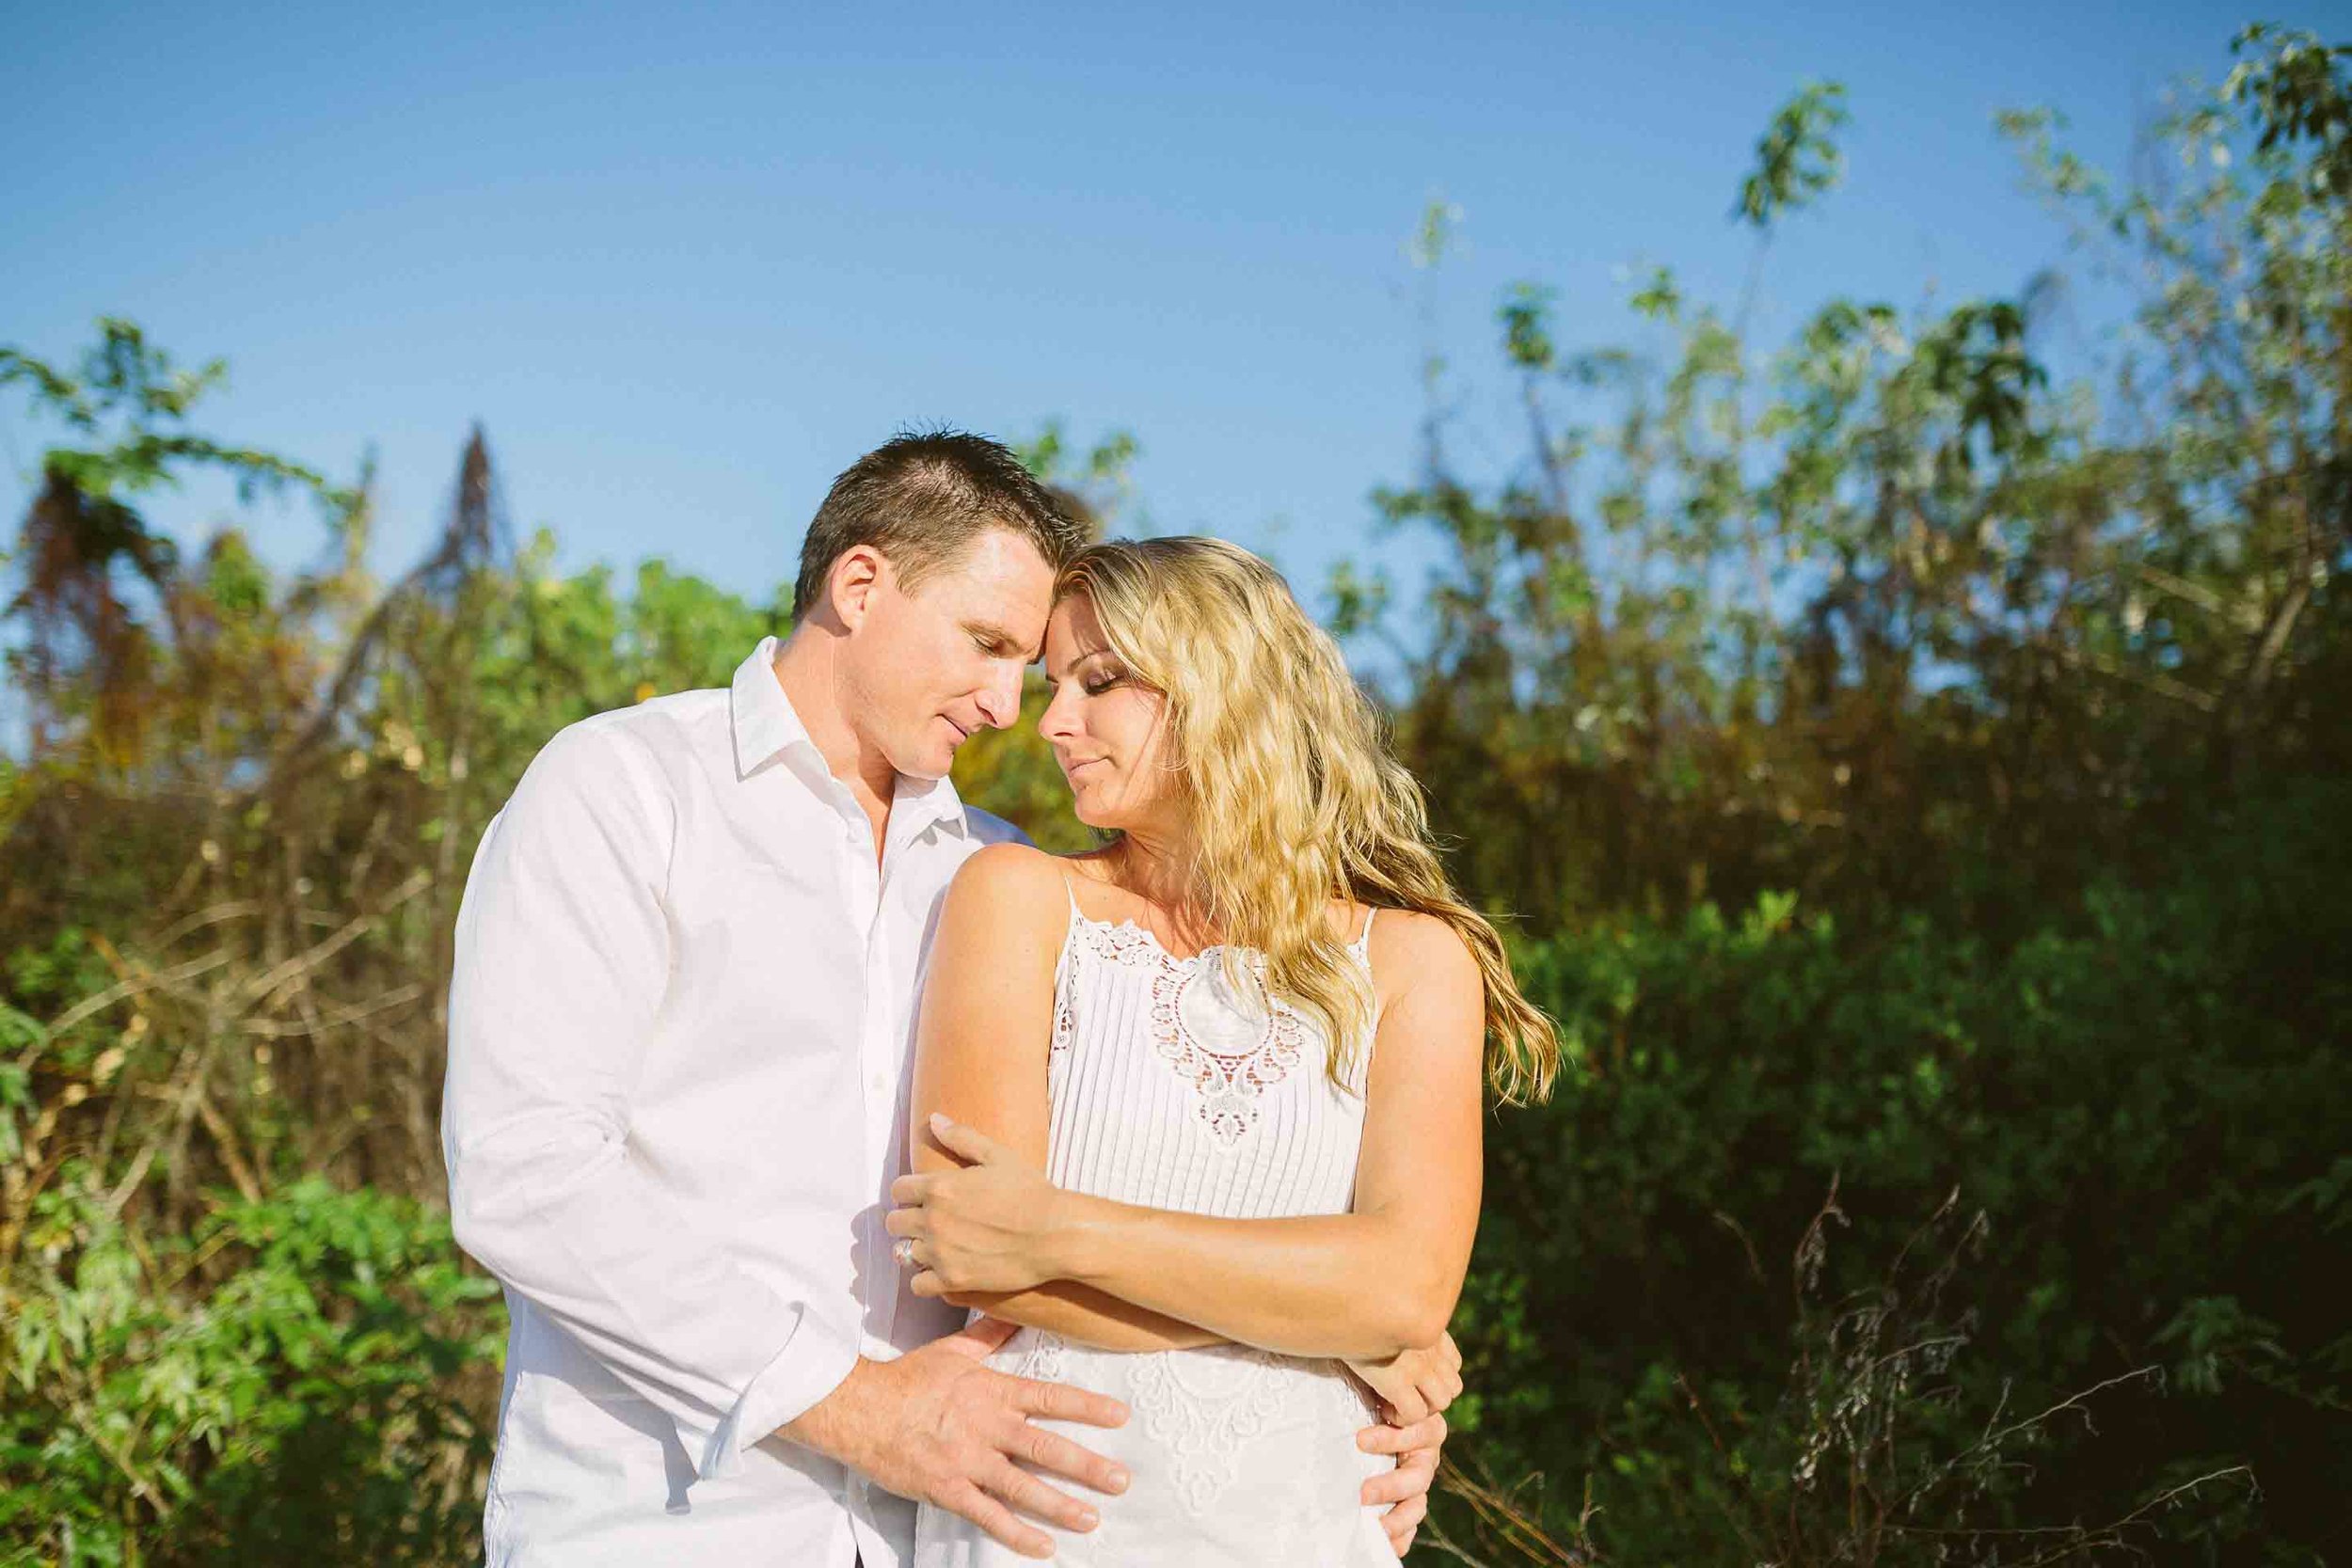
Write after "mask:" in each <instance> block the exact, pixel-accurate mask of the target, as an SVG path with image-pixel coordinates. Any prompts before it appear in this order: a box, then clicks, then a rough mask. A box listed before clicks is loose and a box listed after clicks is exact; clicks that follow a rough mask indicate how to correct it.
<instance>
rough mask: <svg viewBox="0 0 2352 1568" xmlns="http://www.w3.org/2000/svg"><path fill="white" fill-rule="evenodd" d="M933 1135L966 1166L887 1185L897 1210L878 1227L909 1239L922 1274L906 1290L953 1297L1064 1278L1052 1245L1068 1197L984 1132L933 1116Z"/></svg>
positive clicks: (1024, 1287)
mask: <svg viewBox="0 0 2352 1568" xmlns="http://www.w3.org/2000/svg"><path fill="white" fill-rule="evenodd" d="M930 1132H931V1137H932V1139H933V1140H934V1141H936V1142H937V1143H938V1144H939V1146H940V1147H941V1148H945V1149H946V1151H947V1152H948V1153H950V1154H952V1155H954V1156H955V1157H956V1158H957V1159H958V1160H961V1161H962V1162H963V1164H962V1167H961V1169H958V1170H945V1171H934V1172H932V1173H931V1174H930V1175H929V1176H902V1177H900V1178H898V1180H896V1181H894V1182H892V1183H891V1186H890V1198H891V1201H892V1202H894V1203H896V1204H898V1205H899V1206H900V1207H898V1208H896V1209H893V1210H892V1211H891V1212H889V1213H888V1214H887V1215H886V1216H884V1218H883V1221H882V1224H883V1226H884V1227H886V1228H887V1229H888V1230H889V1232H890V1233H891V1234H892V1235H893V1236H903V1237H906V1238H908V1239H909V1240H910V1241H912V1242H913V1243H914V1261H915V1263H916V1264H917V1265H918V1266H919V1268H920V1271H921V1272H919V1273H918V1274H916V1275H915V1276H914V1280H913V1281H912V1282H911V1284H910V1286H909V1288H910V1289H911V1290H913V1291H914V1293H915V1294H916V1295H918V1296H955V1295H967V1294H972V1293H975V1292H987V1293H998V1292H1003V1291H1026V1290H1030V1289H1032V1288H1033V1287H1036V1286H1039V1285H1042V1284H1044V1283H1045V1282H1046V1281H1047V1280H1049V1279H1059V1278H1062V1277H1063V1276H1064V1275H1063V1270H1062V1269H1061V1267H1060V1266H1059V1264H1058V1262H1057V1259H1055V1257H1054V1256H1053V1245H1052V1243H1054V1241H1055V1239H1056V1236H1057V1230H1058V1227H1057V1223H1056V1221H1057V1216H1058V1215H1059V1214H1060V1213H1061V1212H1062V1209H1063V1207H1064V1205H1065V1204H1066V1203H1067V1201H1068V1198H1069V1195H1068V1194H1066V1193H1064V1192H1063V1191H1062V1190H1061V1189H1060V1188H1058V1187H1057V1186H1055V1185H1054V1184H1053V1183H1052V1182H1050V1181H1048V1180H1045V1176H1044V1173H1043V1172H1041V1171H1040V1170H1038V1169H1037V1168H1036V1167H1035V1166H1032V1165H1030V1164H1027V1163H1026V1162H1025V1161H1024V1160H1022V1159H1021V1157H1020V1156H1019V1155H1017V1154H1015V1153H1013V1152H1012V1151H1011V1150H1010V1149H1009V1148H1005V1147H1004V1146H1003V1145H1001V1144H999V1143H997V1142H996V1141H995V1140H994V1139H993V1138H990V1137H988V1136H987V1135H985V1134H984V1133H980V1132H975V1131H973V1130H972V1129H971V1128H969V1127H964V1126H962V1125H961V1124H959V1123H957V1122H953V1121H950V1120H948V1119H947V1118H946V1117H944V1116H937V1115H934V1116H933V1117H931V1120H930Z"/></svg>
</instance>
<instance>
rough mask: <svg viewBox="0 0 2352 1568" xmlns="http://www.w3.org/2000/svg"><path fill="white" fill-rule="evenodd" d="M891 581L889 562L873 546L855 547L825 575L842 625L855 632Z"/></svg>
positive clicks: (836, 558)
mask: <svg viewBox="0 0 2352 1568" xmlns="http://www.w3.org/2000/svg"><path fill="white" fill-rule="evenodd" d="M889 579H890V562H889V560H888V559H887V558H886V557H884V556H883V554H882V551H880V550H878V549H876V548H875V547H874V546H871V545H853V546H850V548H848V549H846V550H843V551H842V552H841V553H840V555H839V556H837V557H835V558H834V563H833V570H832V571H831V572H829V573H827V574H826V576H825V592H826V594H827V596H828V597H830V598H831V599H832V600H833V610H834V614H835V615H837V616H839V617H840V618H841V624H842V625H843V626H847V627H848V628H850V630H851V631H855V630H856V629H857V628H858V627H859V626H863V625H864V624H865V622H866V611H867V610H870V609H872V608H873V602H874V595H875V594H876V593H878V592H880V591H881V589H882V586H883V584H885V583H886V582H888V581H889Z"/></svg>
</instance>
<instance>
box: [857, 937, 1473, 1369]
mask: <svg viewBox="0 0 2352 1568" xmlns="http://www.w3.org/2000/svg"><path fill="white" fill-rule="evenodd" d="M1374 948H1375V955H1374V957H1375V969H1376V970H1377V972H1379V973H1381V974H1391V975H1396V976H1398V977H1399V978H1398V980H1397V982H1396V985H1395V988H1394V990H1393V991H1392V993H1391V996H1390V998H1389V1000H1388V1004H1387V1006H1386V1007H1385V1008H1384V1009H1383V1011H1382V1014H1381V1019H1380V1025H1379V1030H1378V1034H1377V1037H1376V1040H1375V1049H1374V1052H1373V1056H1372V1062H1371V1067H1370V1073H1369V1078H1368V1082H1367V1085H1366V1099H1367V1104H1366V1107H1365V1117H1364V1133H1363V1146H1362V1152H1361V1154H1360V1156H1359V1161H1358V1166H1357V1171H1358V1174H1357V1190H1356V1209H1355V1212H1352V1213H1347V1214H1333V1215H1319V1216H1311V1217H1300V1218H1294V1219H1263V1220H1228V1219H1216V1218H1210V1217H1207V1216H1203V1215H1198V1214H1184V1213H1176V1212H1168V1211H1164V1210H1156V1209H1141V1208H1136V1207H1135V1206H1133V1205H1129V1204H1121V1203H1114V1202H1111V1201H1109V1200H1107V1199H1103V1198H1096V1197H1089V1196H1085V1195H1083V1194H1077V1193H1065V1192H1062V1191H1060V1190H1058V1189H1056V1188H1054V1187H1051V1186H1050V1185H1048V1184H1046V1183H1045V1182H1044V1180H1043V1179H1042V1178H1041V1176H1039V1175H1038V1174H1037V1168H1036V1167H1037V1164H1038V1162H1037V1161H1036V1160H1035V1159H1034V1158H1033V1157H1032V1156H1031V1154H1030V1148H1032V1147H1033V1148H1036V1149H1039V1150H1041V1149H1042V1147H1043V1139H1044V1133H1043V1129H1042V1123H1041V1122H1040V1123H1039V1125H1038V1127H1037V1128H1036V1130H1035V1131H1034V1132H1032V1131H1030V1130H1029V1129H1027V1128H1022V1129H1019V1130H1017V1131H1016V1134H1015V1135H1016V1136H1021V1137H1026V1138H1028V1139H1030V1140H1031V1141H1030V1144H1029V1145H1028V1146H1025V1145H1024V1144H1021V1143H1015V1142H1012V1141H1010V1140H1009V1139H1003V1138H1002V1137H1001V1135H999V1137H998V1138H997V1139H991V1138H989V1137H985V1136H980V1137H975V1136H974V1135H973V1134H972V1133H971V1132H969V1131H968V1130H967V1129H964V1128H953V1129H948V1130H946V1132H945V1133H944V1134H943V1133H942V1132H940V1131H938V1130H933V1132H932V1137H933V1138H938V1137H941V1136H943V1135H944V1136H945V1137H946V1139H947V1140H949V1147H950V1148H952V1149H953V1150H954V1151H955V1152H956V1153H957V1154H959V1155H960V1156H961V1158H962V1159H963V1160H964V1161H965V1162H966V1163H965V1164H963V1166H962V1168H961V1169H954V1168H948V1166H949V1163H948V1162H947V1161H946V1159H945V1158H944V1157H943V1156H939V1155H932V1156H930V1158H929V1159H927V1160H924V1161H923V1162H922V1163H921V1164H920V1165H919V1166H918V1174H917V1175H915V1176H912V1177H905V1178H901V1179H900V1182H899V1185H898V1188H897V1189H896V1190H895V1191H894V1195H893V1196H894V1197H896V1199H897V1200H898V1202H899V1203H901V1204H907V1205H911V1206H912V1207H909V1208H906V1209H901V1210H900V1211H898V1212H897V1213H894V1214H893V1215H892V1216H891V1227H892V1228H893V1229H894V1230H895V1231H898V1233H900V1234H910V1235H915V1236H918V1237H919V1238H920V1239H921V1243H920V1244H921V1245H922V1247H923V1252H922V1254H921V1256H922V1257H923V1258H924V1259H925V1261H926V1262H927V1263H928V1264H929V1267H928V1268H927V1269H926V1271H925V1273H924V1274H922V1275H917V1276H916V1278H915V1280H914V1290H915V1291H916V1292H917V1293H918V1294H925V1295H943V1294H945V1295H948V1296H949V1297H950V1298H951V1299H977V1298H975V1297H973V1296H972V1294H971V1293H972V1292H974V1291H1005V1292H1015V1291H1018V1292H1023V1293H1026V1291H1028V1290H1029V1289H1030V1288H1031V1287H1033V1286H1036V1285H1037V1284H1039V1282H1041V1281H1044V1280H1056V1281H1062V1282H1067V1283H1068V1284H1071V1285H1074V1286H1090V1287H1092V1288H1093V1289H1094V1290H1095V1291H1099V1292H1101V1294H1102V1295H1103V1296H1106V1297H1110V1298H1115V1299H1116V1300H1117V1301H1119V1302H1122V1303H1127V1304H1132V1305H1133V1306H1134V1307H1139V1308H1143V1309H1145V1310H1147V1311H1148V1312H1151V1313H1154V1314H1159V1315H1161V1317H1162V1319H1163V1320H1165V1319H1174V1320H1176V1321H1178V1322H1181V1323H1193V1324H1198V1325H1199V1326H1200V1328H1203V1329H1206V1330H1210V1331H1212V1332H1213V1333H1215V1334H1216V1335H1217V1336H1219V1337H1222V1338H1230V1339H1234V1340H1238V1341H1241V1342H1243V1343H1246V1344H1251V1345H1257V1346H1260V1347H1263V1348H1264V1349H1267V1350H1272V1351H1276V1352H1279V1353H1281V1354H1293V1355H1337V1356H1344V1357H1348V1358H1350V1359H1353V1360H1362V1361H1375V1360H1380V1359H1383V1358H1386V1357H1389V1356H1391V1355H1395V1354H1398V1353H1400V1352H1404V1351H1408V1350H1413V1349H1416V1348H1419V1347H1424V1346H1430V1345H1432V1344H1434V1343H1435V1342H1436V1341H1437V1340H1438V1338H1439V1336H1440V1335H1441V1334H1442V1332H1443V1331H1444V1328H1445V1324H1446V1320H1447V1319H1448V1318H1449V1317H1450V1316H1451V1315H1452V1313H1453V1310H1454V1300H1455V1298H1456V1296H1457V1295H1458V1294H1459V1293H1460V1291H1461V1286H1462V1277H1463V1275H1464V1274H1465V1273H1466V1272H1467V1270H1468V1268H1469V1264H1470V1242H1471V1239H1472V1236H1473V1234H1474V1232H1475V1230H1476V1227H1477V1221H1478V1201H1479V1182H1480V1151H1479V1138H1480V1106H1481V1099H1480V1085H1479V1073H1480V1066H1481V1062H1480V1058H1481V1053H1482V1048H1483V1045H1484V1037H1485V1008H1484V996H1483V992H1482V983H1481V980H1480V977H1479V974H1478V969H1477V966H1476V964H1475V963H1474V962H1473V961H1472V959H1471V958H1470V952H1469V950H1468V949H1467V948H1466V947H1464V946H1463V944H1462V942H1461V939H1460V938H1459V937H1457V936H1456V935H1455V934H1454V930H1453V928H1452V927H1449V926H1447V925H1445V924H1444V923H1443V922H1442V921H1439V920H1437V919H1434V918H1432V917H1427V916H1420V915H1410V914H1401V913H1392V914H1389V915H1387V916H1384V917H1383V918H1382V919H1381V920H1380V922H1379V923H1378V924H1377V925H1376V926H1375V930H1374ZM1037 961H1039V962H1041V964H1042V965H1043V966H1044V968H1045V969H1046V970H1047V971H1048V973H1047V974H1046V977H1045V979H1044V981H1043V983H1042V986H1041V994H1042V995H1043V996H1044V997H1046V998H1047V1000H1045V1001H1042V1002H1040V1003H1038V1004H1037V1007H1038V1009H1039V1010H1038V1011H1037V1013H1036V1015H1035V1020H1034V1022H1033V1023H1025V1024H1024V1025H1023V1027H1024V1028H1025V1029H1028V1028H1034V1030H1035V1032H1036V1036H1037V1037H1038V1038H1039V1039H1040V1041H1041V1042H1042V1041H1043V1040H1044V1038H1045V1035H1046V1031H1047V1030H1048V1029H1049V1028H1050V1019H1049V1018H1048V1016H1047V1015H1048V1013H1049V1012H1050V1009H1051V1002H1050V995H1051V990H1052V983H1051V974H1050V968H1051V964H1052V961H1053V958H1052V953H1051V951H1048V952H1047V953H1046V954H1045V955H1044V956H1043V957H1042V958H1041V959H1039V960H1037ZM972 1023H973V1024H974V1025H976V1026H979V1027H988V1025H986V1024H985V1022H983V1021H982V1020H981V1019H979V1018H977V1017H976V1018H974V1019H973V1020H972ZM1044 1054H1045V1046H1044V1045H1043V1044H1042V1043H1041V1044H1040V1046H1039V1048H1038V1050H1037V1065H1036V1067H1035V1069H1034V1071H1035V1074H1036V1084H1037V1087H1036V1090H1035V1093H1034V1104H1035V1106H1036V1107H1037V1108H1038V1109H1036V1110H1034V1111H1033V1112H1032V1113H1031V1114H1032V1115H1035V1116H1040V1117H1041V1116H1042V1114H1043V1113H1042V1107H1043V1106H1044V1103H1045V1096H1044V1092H1043V1086H1042V1085H1043V1072H1044V1069H1043V1058H1044ZM916 1109H917V1115H918V1116H927V1115H928V1113H930V1111H932V1110H940V1111H946V1112H947V1114H948V1115H949V1116H950V1117H952V1118H953V1119H955V1120H957V1121H959V1122H961V1121H962V1120H963V1118H962V1117H955V1115H954V1113H953V1111H952V1110H951V1109H950V1108H949V1107H948V1106H947V1104H946V1102H945V1101H926V1100H925V1098H924V1096H923V1094H922V1089H921V1084H920V1081H919V1079H918V1085H917V1107H916ZM975 1119H979V1118H975ZM980 1124H981V1126H983V1127H990V1125H991V1124H990V1122H989V1121H988V1120H981V1122H980ZM916 1125H917V1126H918V1128H919V1127H921V1126H922V1123H921V1122H919V1121H918V1122H917V1124H916ZM1004 1125H1008V1126H1009V1125H1010V1124H1009V1123H1007V1124H1004ZM991 1131H992V1132H993V1127H992V1128H991ZM918 1135H919V1134H918ZM927 1141H928V1140H927ZM1012 1299H1017V1298H1012Z"/></svg>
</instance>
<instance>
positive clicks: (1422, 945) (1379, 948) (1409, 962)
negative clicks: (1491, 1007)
mask: <svg viewBox="0 0 2352 1568" xmlns="http://www.w3.org/2000/svg"><path fill="white" fill-rule="evenodd" d="M1371 934H1372V942H1371V953H1372V968H1373V973H1374V974H1391V975H1396V976H1401V977H1403V978H1404V979H1406V981H1409V982H1410V983H1412V984H1415V985H1425V984H1438V985H1462V984H1468V985H1471V986H1476V985H1478V984H1480V983H1481V982H1480V980H1479V975H1478V960H1477V959H1476V958H1474V957H1472V956H1471V953H1470V944H1469V943H1468V942H1464V941H1463V940H1462V933H1461V932H1459V931H1457V930H1455V929H1454V923H1453V922H1452V921H1449V920H1447V919H1445V918H1444V917H1442V916H1440V915H1434V914H1424V913H1422V911H1419V910H1394V909H1389V908H1386V907H1381V908H1377V909H1375V910H1374V911H1373V919H1372V933H1371Z"/></svg>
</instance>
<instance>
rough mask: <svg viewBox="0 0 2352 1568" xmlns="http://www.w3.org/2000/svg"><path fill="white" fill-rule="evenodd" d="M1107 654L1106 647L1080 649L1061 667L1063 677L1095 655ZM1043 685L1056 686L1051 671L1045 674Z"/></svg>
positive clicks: (1107, 649) (1108, 650)
mask: <svg viewBox="0 0 2352 1568" xmlns="http://www.w3.org/2000/svg"><path fill="white" fill-rule="evenodd" d="M1109 652H1110V649H1109V648H1108V647H1093V648H1082V649H1080V650H1079V651H1078V652H1077V653H1076V654H1075V655H1073V657H1072V658H1071V660H1070V662H1069V663H1067V664H1065V665H1063V666H1062V667H1061V670H1062V673H1063V674H1065V675H1066V674H1068V673H1070V672H1071V671H1073V670H1075V669H1076V668H1077V667H1078V666H1079V665H1081V664H1084V663H1085V662H1086V661H1087V660H1088V659H1089V658H1092V657H1094V656H1095V655H1097V654H1106V653H1109ZM1045 684H1046V685H1048V686H1054V685H1057V684H1058V683H1057V680H1056V678H1055V675H1054V673H1053V672H1052V671H1051V670H1048V671H1046V672H1045Z"/></svg>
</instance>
